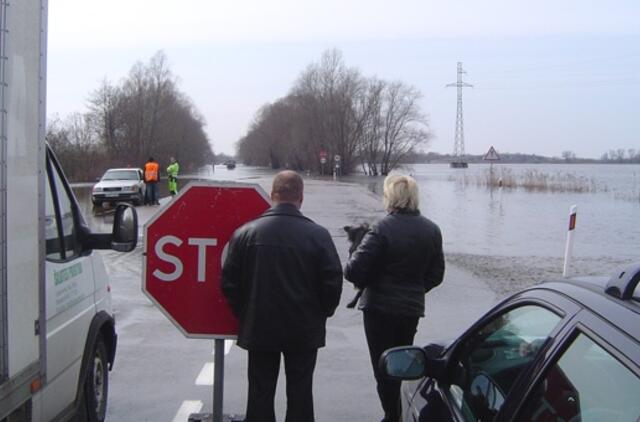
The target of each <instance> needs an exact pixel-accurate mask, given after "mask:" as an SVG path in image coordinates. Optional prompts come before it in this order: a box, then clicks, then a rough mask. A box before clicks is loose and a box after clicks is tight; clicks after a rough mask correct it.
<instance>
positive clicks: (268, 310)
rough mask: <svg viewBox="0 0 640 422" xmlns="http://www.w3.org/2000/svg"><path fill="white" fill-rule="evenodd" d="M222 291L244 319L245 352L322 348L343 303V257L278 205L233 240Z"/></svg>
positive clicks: (313, 227) (322, 233) (290, 208)
mask: <svg viewBox="0 0 640 422" xmlns="http://www.w3.org/2000/svg"><path fill="white" fill-rule="evenodd" d="M222 291H223V293H224V295H225V297H226V298H227V300H228V302H229V305H230V306H231V309H232V310H233V312H234V313H235V315H236V316H237V317H238V319H239V320H240V331H239V334H238V345H239V346H240V347H242V348H244V349H247V350H261V351H285V350H294V351H295V350H311V349H317V348H319V347H322V346H324V344H325V323H326V319H327V317H329V316H331V315H333V313H334V311H335V309H336V307H337V306H338V303H339V301H340V294H341V292H342V268H341V264H340V258H339V257H338V253H337V252H336V248H335V245H334V244H333V241H332V239H331V236H330V235H329V232H328V231H327V230H326V229H325V228H324V227H322V226H319V225H318V224H315V223H314V222H313V221H311V220H310V219H308V218H307V217H305V216H303V215H302V214H301V213H300V211H298V209H297V208H296V207H295V206H294V205H291V204H286V203H284V204H279V205H276V206H274V207H273V208H271V209H269V210H267V211H266V212H265V213H264V214H262V215H261V216H260V217H258V218H257V219H255V220H253V221H251V222H249V223H247V224H245V225H244V226H242V227H240V228H239V229H238V230H236V232H235V233H234V234H233V236H232V237H231V240H230V242H229V251H228V255H227V258H226V260H225V262H224V265H223V269H222Z"/></svg>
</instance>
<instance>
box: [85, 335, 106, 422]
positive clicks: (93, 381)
mask: <svg viewBox="0 0 640 422" xmlns="http://www.w3.org/2000/svg"><path fill="white" fill-rule="evenodd" d="M108 364H109V362H108V359H107V348H106V347H105V345H104V341H103V340H102V338H98V340H97V341H96V343H95V345H94V346H93V351H92V356H91V359H90V360H89V367H88V368H87V378H86V379H85V382H84V408H85V410H86V420H87V421H88V422H102V421H104V420H105V417H106V415H107V396H108V393H109V367H108Z"/></svg>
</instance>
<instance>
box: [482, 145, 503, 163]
mask: <svg viewBox="0 0 640 422" xmlns="http://www.w3.org/2000/svg"><path fill="white" fill-rule="evenodd" d="M499 159H500V156H499V155H498V153H497V152H496V150H495V148H493V147H491V148H489V151H487V153H486V154H485V155H484V158H483V160H486V161H498V160H499Z"/></svg>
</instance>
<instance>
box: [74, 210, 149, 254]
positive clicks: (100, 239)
mask: <svg viewBox="0 0 640 422" xmlns="http://www.w3.org/2000/svg"><path fill="white" fill-rule="evenodd" d="M85 236H86V241H85V250H88V251H90V250H93V249H113V250H115V251H118V252H130V251H132V250H134V249H135V247H136V245H137V244H138V214H137V212H136V210H135V208H133V207H132V206H131V205H129V204H124V203H119V204H117V205H116V208H115V213H114V216H113V229H112V230H111V233H110V234H107V233H91V232H90V231H89V229H88V228H85Z"/></svg>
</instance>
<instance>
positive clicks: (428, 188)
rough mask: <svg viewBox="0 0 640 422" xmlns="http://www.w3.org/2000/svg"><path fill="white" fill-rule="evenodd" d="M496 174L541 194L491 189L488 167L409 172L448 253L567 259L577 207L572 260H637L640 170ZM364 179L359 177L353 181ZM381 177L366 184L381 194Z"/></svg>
mask: <svg viewBox="0 0 640 422" xmlns="http://www.w3.org/2000/svg"><path fill="white" fill-rule="evenodd" d="M493 167H494V169H493V171H494V174H496V175H507V176H508V177H511V178H512V179H515V180H519V181H523V180H524V179H525V177H526V175H531V174H534V175H538V177H537V178H538V179H540V178H543V177H544V175H547V176H549V177H548V178H549V179H554V180H556V181H558V183H559V184H560V185H562V182H566V183H565V185H568V186H571V187H572V188H573V189H574V190H575V191H562V189H563V188H562V186H558V185H554V184H553V183H551V182H549V186H548V188H546V189H544V188H543V189H542V190H539V191H537V190H530V189H526V188H524V187H516V188H506V187H503V188H497V187H496V188H493V189H490V188H489V187H488V186H487V185H486V183H485V184H483V183H482V182H483V181H484V180H486V179H487V175H488V173H489V169H490V166H489V165H488V164H471V165H470V166H469V168H467V169H452V168H450V167H449V166H448V165H446V164H417V165H412V166H407V167H406V168H405V169H403V170H402V172H405V173H410V174H412V175H413V176H414V177H415V179H416V181H417V182H418V185H419V187H420V200H421V206H420V208H421V211H422V212H423V214H425V215H426V216H427V217H429V218H431V219H432V220H433V221H435V222H436V223H437V224H438V225H439V226H440V228H441V229H442V233H443V238H444V244H445V249H446V250H447V251H450V252H456V253H465V254H474V255H495V256H531V255H533V256H540V257H562V256H563V254H564V248H565V242H566V236H567V228H568V224H569V210H570V208H571V206H572V205H576V206H577V211H578V212H577V225H576V232H575V245H574V256H576V257H583V258H601V257H611V258H616V259H622V260H634V259H635V260H640V242H639V241H640V224H638V223H639V222H640V165H602V164H595V165H594V164H566V165H565V164H510V165H494V166H493ZM358 179H362V178H359V177H356V178H353V179H352V180H354V181H357V180H358ZM382 180H383V179H382V178H376V180H375V182H373V183H372V182H371V181H370V182H369V183H368V186H369V188H370V189H371V190H373V191H375V192H376V193H381V191H382Z"/></svg>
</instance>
